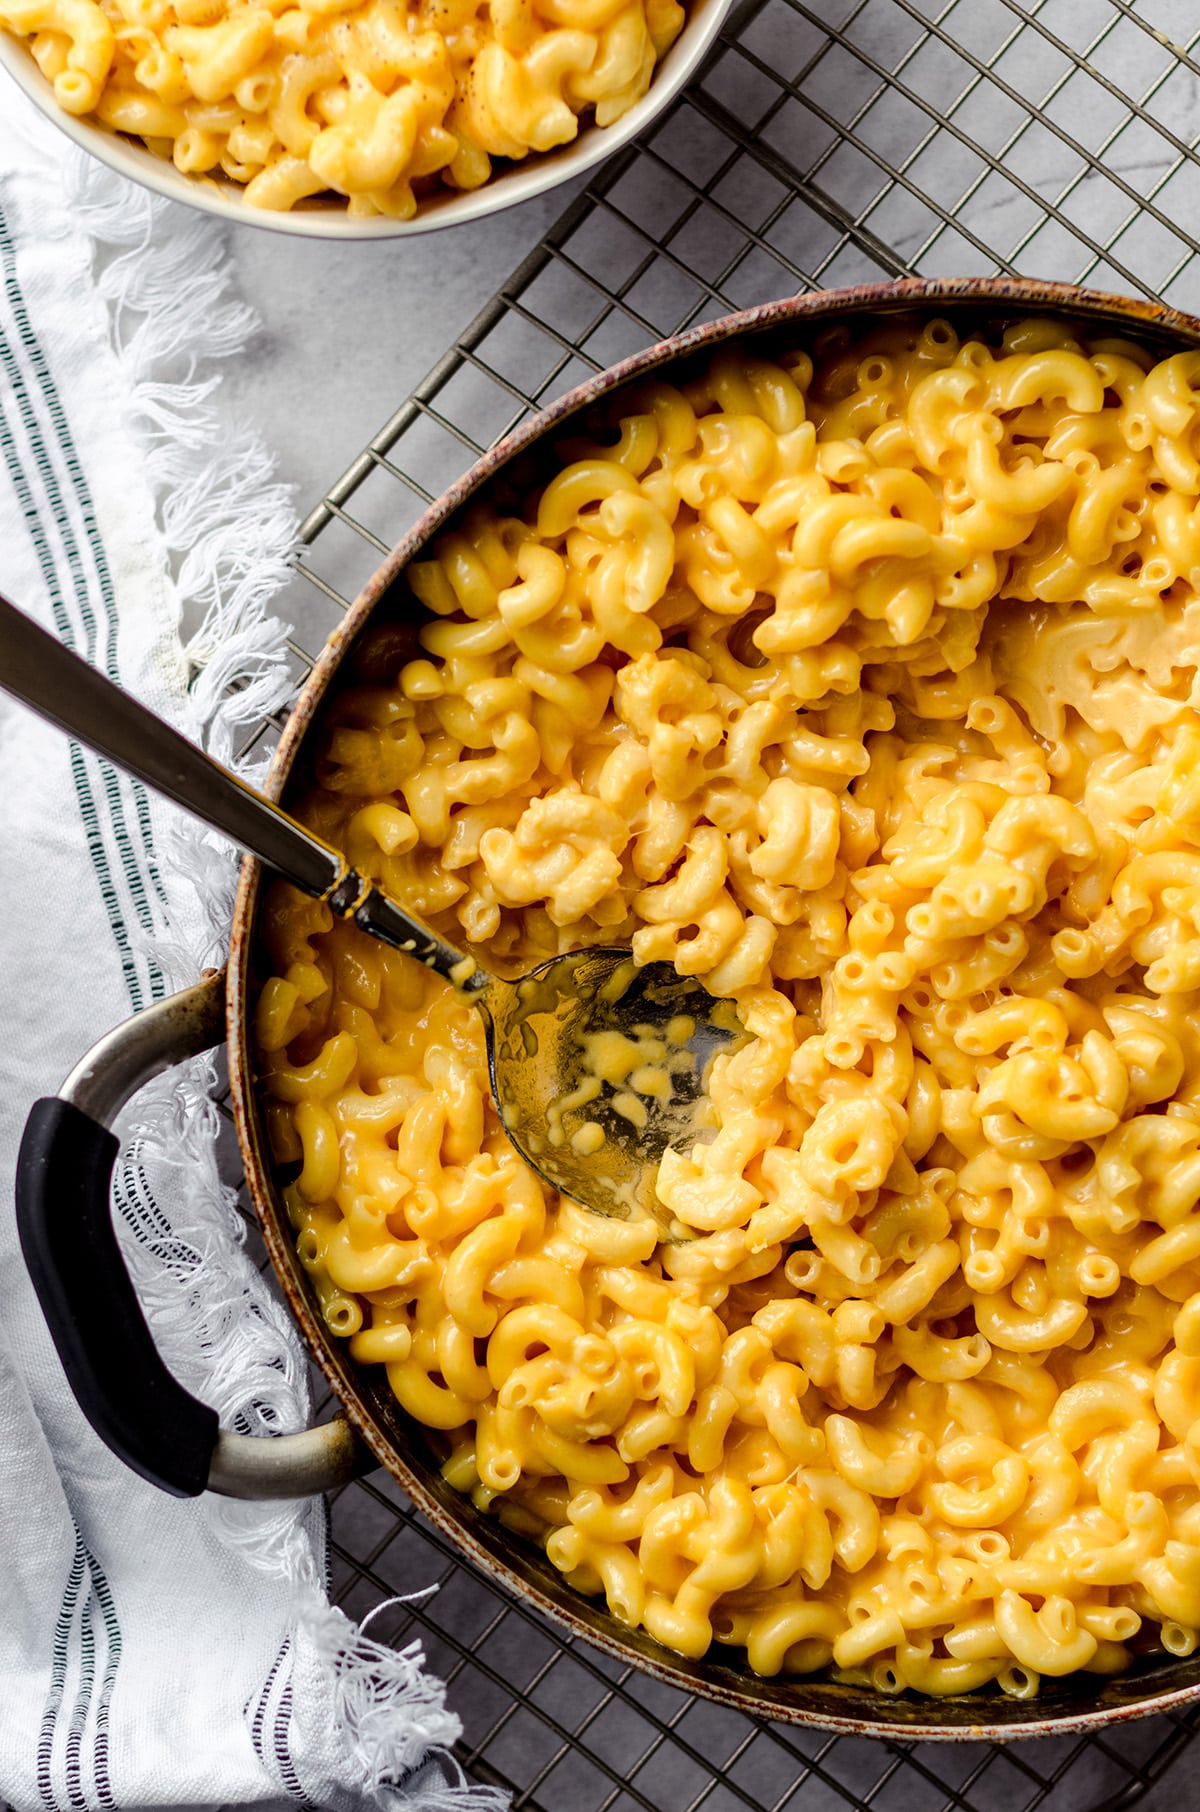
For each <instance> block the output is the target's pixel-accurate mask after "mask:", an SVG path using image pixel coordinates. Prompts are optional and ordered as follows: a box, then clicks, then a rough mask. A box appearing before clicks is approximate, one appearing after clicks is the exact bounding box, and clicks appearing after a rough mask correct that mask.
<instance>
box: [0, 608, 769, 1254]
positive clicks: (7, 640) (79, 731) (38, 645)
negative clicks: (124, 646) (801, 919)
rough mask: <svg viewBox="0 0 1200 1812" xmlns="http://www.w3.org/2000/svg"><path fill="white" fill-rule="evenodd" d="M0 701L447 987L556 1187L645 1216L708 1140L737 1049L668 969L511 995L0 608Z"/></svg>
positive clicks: (618, 954)
mask: <svg viewBox="0 0 1200 1812" xmlns="http://www.w3.org/2000/svg"><path fill="white" fill-rule="evenodd" d="M0 687H2V688H3V689H4V690H5V691H6V692H10V693H11V694H12V695H13V697H14V698H17V699H19V700H20V701H21V703H22V704H25V705H28V706H29V708H30V709H31V710H33V711H36V712H37V713H38V714H39V715H40V716H42V717H44V718H47V719H48V720H49V722H51V723H52V724H55V725H57V726H58V728H59V729H61V730H65V731H67V733H68V734H69V735H71V736H74V737H76V738H78V740H79V741H80V742H83V743H86V744H87V745H88V746H89V747H90V748H93V749H95V750H96V751H97V753H98V754H100V755H104V756H106V757H107V758H108V760H110V761H112V762H114V763H115V764H116V766H117V767H119V768H123V769H124V770H125V771H126V772H127V773H129V774H132V775H135V776H136V777H137V779H139V780H142V781H145V783H146V784H147V786H150V787H153V788H154V789H155V791H156V792H159V793H163V794H165V795H166V797H167V798H168V799H172V800H174V802H175V804H176V805H179V806H182V808H183V809H184V811H186V812H190V813H191V814H192V815H193V817H196V818H200V819H202V820H203V821H204V823H206V824H209V825H211V826H212V828H213V829H214V830H217V831H219V832H220V833H221V834H222V836H225V837H228V838H229V839H230V841H231V842H233V843H235V844H237V846H238V847H239V848H240V849H245V850H249V851H250V852H251V854H253V855H255V856H257V857H258V858H259V860H260V861H261V862H263V863H265V865H266V866H267V867H268V868H269V869H271V870H273V872H274V873H275V874H277V875H281V876H282V877H283V879H284V880H286V881H290V882H291V883H292V885H293V886H294V887H298V888H299V889H300V890H301V892H303V893H306V894H310V895H311V896H312V897H313V898H314V899H318V900H324V901H325V902H326V904H327V905H328V906H329V907H330V908H331V910H332V911H333V912H335V913H336V914H337V915H338V917H340V918H343V919H353V921H354V923H355V924H356V925H358V926H360V927H361V929H362V930H363V931H365V932H368V933H369V934H370V936H371V937H377V938H379V939H380V940H381V941H382V942H383V943H385V944H391V945H392V946H393V947H394V948H395V949H397V950H403V951H405V952H407V953H409V954H411V955H412V956H413V957H414V958H415V960H416V961H417V962H421V963H424V964H425V965H426V966H427V967H428V968H430V969H435V970H436V971H437V973H438V974H439V975H442V976H445V978H446V980H447V981H449V982H451V983H452V984H453V985H454V986H455V987H456V988H457V989H458V990H459V992H460V993H461V994H462V995H463V997H464V998H465V999H467V1000H469V1001H470V1002H471V1003H472V1005H474V1006H475V1007H477V1008H478V1009H479V1013H480V1015H481V1017H482V1019H483V1022H484V1027H485V1030H486V1034H487V1054H488V1070H489V1074H490V1076H491V1084H492V1097H493V1099H494V1101H495V1102H496V1106H497V1109H498V1111H499V1114H500V1118H501V1120H502V1121H503V1123H504V1128H505V1131H506V1132H507V1134H508V1136H509V1138H510V1139H511V1140H512V1143H513V1144H514V1145H515V1146H516V1148H517V1150H518V1151H519V1152H520V1153H521V1156H522V1157H523V1158H525V1159H526V1160H527V1161H528V1162H529V1163H530V1164H532V1165H533V1167H534V1169H535V1170H537V1171H538V1172H539V1173H540V1174H541V1175H542V1176H543V1177H544V1178H545V1180H546V1181H547V1182H548V1183H549V1184H551V1186H552V1187H553V1188H555V1189H559V1190H561V1191H562V1192H563V1194H565V1195H569V1196H571V1197H572V1199H573V1200H575V1201H577V1202H580V1203H582V1204H583V1206H584V1207H585V1208H591V1209H594V1210H595V1211H596V1212H597V1213H599V1214H607V1215H617V1216H620V1217H621V1218H627V1217H628V1216H629V1215H630V1214H631V1213H634V1212H636V1211H642V1212H646V1213H650V1214H652V1215H653V1216H654V1217H655V1219H656V1220H657V1221H658V1222H659V1225H660V1227H661V1228H662V1229H663V1231H664V1232H665V1233H667V1234H668V1236H673V1235H675V1234H677V1233H679V1232H682V1231H683V1230H682V1229H678V1228H675V1227H674V1226H673V1225H672V1223H671V1221H670V1217H669V1216H668V1215H667V1213H666V1210H665V1209H664V1208H663V1207H662V1205H661V1203H660V1202H659V1201H658V1198H657V1196H656V1194H655V1190H654V1178H655V1174H656V1172H657V1168H658V1163H659V1160H660V1159H661V1157H662V1155H663V1153H664V1151H665V1150H666V1149H667V1147H668V1146H672V1147H675V1148H681V1147H683V1146H686V1145H688V1144H690V1143H692V1142H693V1141H694V1140H695V1139H696V1138H697V1137H703V1135H704V1132H705V1130H706V1127H707V1121H708V1101H707V1096H706V1094H705V1081H706V1076H707V1072H708V1068H709V1065H710V1063H711V1061H712V1059H713V1057H714V1056H716V1055H717V1053H718V1052H720V1051H723V1050H728V1049H729V1048H731V1047H732V1046H733V1045H735V1044H736V1043H738V1042H739V1041H740V1040H741V1039H743V1038H744V1036H745V1034H744V1032H743V1030H742V1027H741V1025H740V1023H739V1022H738V1019H737V1016H736V1014H735V1012H734V1011H733V1008H732V1006H731V1004H730V1003H729V1002H728V1001H717V1000H714V999H713V997H712V996H711V995H709V994H708V993H707V992H706V990H705V989H704V988H703V987H702V986H701V985H700V983H699V982H697V981H695V980H694V979H692V978H691V977H686V976H680V975H678V974H677V973H676V972H675V970H674V969H673V968H671V966H670V965H669V964H667V963H650V964H647V965H646V967H645V968H643V969H638V968H636V967H635V965H634V963H633V961H632V959H631V957H630V953H629V951H628V950H623V949H593V950H580V951H575V952H574V953H572V954H570V955H568V956H558V957H552V958H551V960H550V961H549V962H546V963H542V964H540V965H539V966H538V967H537V968H536V969H534V970H532V971H531V972H530V973H529V974H528V975H526V976H524V977H522V978H521V979H520V980H519V981H515V982H510V981H503V980H501V978H500V977H499V976H495V975H489V974H488V972H487V971H486V970H485V969H482V968H480V966H479V965H478V963H476V961H475V960H474V958H473V957H469V956H464V954H463V952H462V951H461V950H456V949H455V948H454V946H453V945H452V944H448V943H446V942H445V940H444V939H442V938H440V937H438V935H437V934H436V932H433V931H431V930H430V929H429V927H428V926H427V925H424V924H422V923H421V921H420V919H416V918H414V917H413V916H412V914H411V913H408V912H406V911H405V910H404V908H403V907H402V906H400V905H398V904H397V903H396V901H395V900H393V899H391V898H389V896H388V895H387V894H385V893H384V892H383V891H382V890H381V889H380V888H379V887H377V886H376V885H375V883H374V882H373V881H370V880H368V879H367V878H366V877H365V876H363V875H360V874H359V873H358V872H357V871H356V870H355V869H353V868H351V867H350V865H349V863H348V862H347V861H346V858H345V857H344V856H343V855H342V854H341V853H340V852H339V851H338V850H336V849H333V848H332V847H331V846H330V845H329V844H327V843H324V842H322V840H321V839H320V838H319V837H315V836H314V835H313V834H312V832H311V831H308V830H305V829H304V827H303V826H302V825H300V824H297V823H296V821H295V819H293V818H291V817H289V816H288V814H287V813H286V812H285V811H282V810H281V809H280V807H279V806H277V805H274V804H272V803H271V801H270V800H269V799H267V798H265V797H264V796H263V794H261V793H259V792H257V791H256V790H255V789H254V788H253V787H250V786H247V785H246V784H245V782H244V781H241V780H238V779H237V778H236V777H235V776H234V775H233V774H230V773H228V772H227V771H226V769H224V768H223V767H221V766H220V764H219V763H217V762H215V761H213V759H212V758H211V756H208V755H206V754H205V753H204V752H203V750H201V749H198V748H197V747H196V746H195V744H194V743H190V742H188V741H187V739H186V738H185V737H183V736H180V735H179V733H178V732H177V731H176V730H173V729H171V727H170V726H169V725H168V724H165V723H163V721H162V719H161V718H158V717H156V716H155V715H154V713H153V712H151V711H148V710H147V709H146V707H145V706H144V705H142V704H139V703H138V701H137V700H136V699H135V698H133V697H131V696H130V694H129V693H127V692H122V691H121V689H120V687H118V686H115V685H114V684H113V683H112V681H111V680H109V679H106V678H105V677H104V675H103V674H101V673H98V672H97V671H96V669H95V668H94V667H89V666H88V664H87V662H86V661H83V660H81V659H80V658H79V656H78V655H76V654H73V653H71V651H70V650H69V649H67V648H64V647H63V645H62V644H61V643H60V642H58V641H56V640H55V638H54V637H53V636H51V635H48V634H47V633H46V631H45V630H44V629H41V628H39V626H38V625H37V624H36V623H34V622H32V621H31V620H30V618H29V617H27V616H26V615H25V614H24V613H23V612H22V611H20V610H18V609H17V608H16V606H15V605H14V604H12V603H10V602H9V600H8V599H7V598H5V597H4V596H3V594H0Z"/></svg>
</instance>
